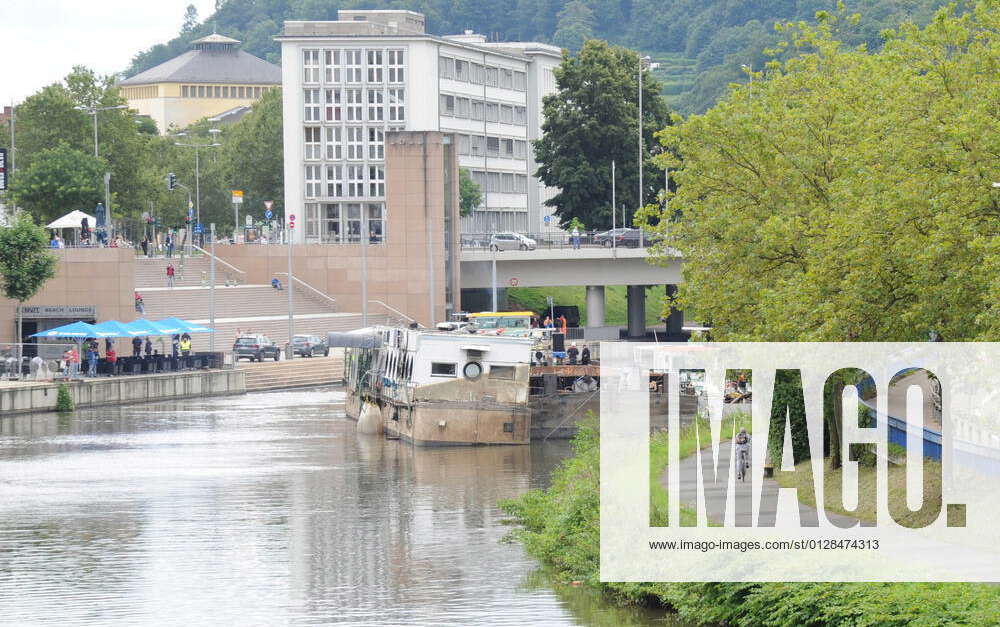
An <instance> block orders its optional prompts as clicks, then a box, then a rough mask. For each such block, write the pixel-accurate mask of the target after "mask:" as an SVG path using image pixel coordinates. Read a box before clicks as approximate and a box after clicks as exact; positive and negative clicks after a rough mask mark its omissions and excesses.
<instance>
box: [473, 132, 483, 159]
mask: <svg viewBox="0 0 1000 627" xmlns="http://www.w3.org/2000/svg"><path fill="white" fill-rule="evenodd" d="M471 145H472V154H473V155H484V154H486V138H485V137H483V136H482V135H473V136H472V138H471Z"/></svg>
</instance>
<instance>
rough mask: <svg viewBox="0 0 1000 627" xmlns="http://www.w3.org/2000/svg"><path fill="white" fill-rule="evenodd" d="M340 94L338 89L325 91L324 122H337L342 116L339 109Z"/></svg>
mask: <svg viewBox="0 0 1000 627" xmlns="http://www.w3.org/2000/svg"><path fill="white" fill-rule="evenodd" d="M340 99H341V93H340V90H339V89H327V90H326V121H327V122H339V121H340V120H341V116H342V115H343V112H342V109H341V100H340Z"/></svg>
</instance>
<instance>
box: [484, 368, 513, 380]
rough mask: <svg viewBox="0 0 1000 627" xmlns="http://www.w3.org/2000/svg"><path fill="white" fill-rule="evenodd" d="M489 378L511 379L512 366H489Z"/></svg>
mask: <svg viewBox="0 0 1000 627" xmlns="http://www.w3.org/2000/svg"><path fill="white" fill-rule="evenodd" d="M490 378H491V379H513V378H514V366H496V365H493V366H490Z"/></svg>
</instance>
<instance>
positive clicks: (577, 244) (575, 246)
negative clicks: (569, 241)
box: [573, 226, 580, 250]
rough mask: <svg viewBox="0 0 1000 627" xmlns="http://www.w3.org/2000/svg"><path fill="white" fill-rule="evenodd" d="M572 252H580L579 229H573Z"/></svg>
mask: <svg viewBox="0 0 1000 627" xmlns="http://www.w3.org/2000/svg"><path fill="white" fill-rule="evenodd" d="M573 250H580V227H576V226H574V227H573Z"/></svg>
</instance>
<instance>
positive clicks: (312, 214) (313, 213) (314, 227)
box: [305, 203, 319, 238]
mask: <svg viewBox="0 0 1000 627" xmlns="http://www.w3.org/2000/svg"><path fill="white" fill-rule="evenodd" d="M305 211H306V237H313V238H315V237H316V236H317V235H318V234H319V205H318V204H316V203H306V205H305Z"/></svg>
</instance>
